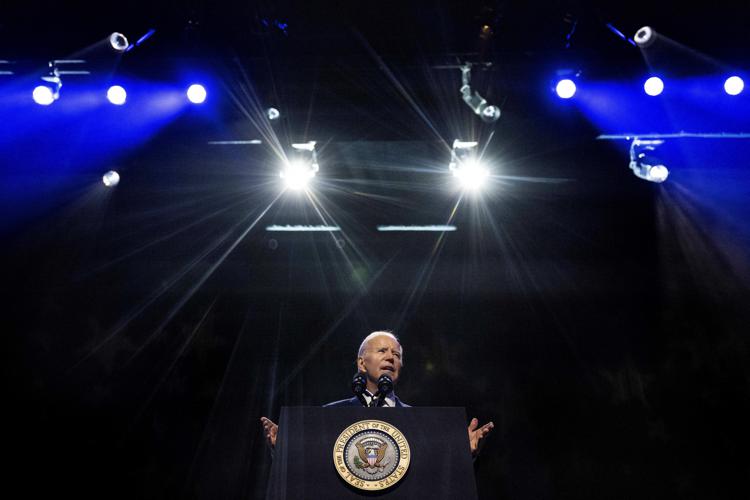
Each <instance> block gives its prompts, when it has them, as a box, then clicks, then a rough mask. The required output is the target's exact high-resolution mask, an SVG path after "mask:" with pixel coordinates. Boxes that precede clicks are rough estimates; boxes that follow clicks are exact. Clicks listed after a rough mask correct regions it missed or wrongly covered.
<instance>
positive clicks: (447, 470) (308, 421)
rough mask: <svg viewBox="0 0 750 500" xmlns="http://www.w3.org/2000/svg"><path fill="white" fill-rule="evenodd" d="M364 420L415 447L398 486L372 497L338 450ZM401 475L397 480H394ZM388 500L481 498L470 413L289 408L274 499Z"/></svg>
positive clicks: (271, 491)
mask: <svg viewBox="0 0 750 500" xmlns="http://www.w3.org/2000/svg"><path fill="white" fill-rule="evenodd" d="M362 421H380V422H384V423H386V424H388V425H389V426H392V427H394V428H397V429H398V431H400V433H401V434H403V438H405V439H406V441H407V442H408V447H409V452H408V455H409V457H408V458H409V464H408V469H407V470H406V472H405V473H404V474H403V475H402V476H401V477H400V478H399V479H398V481H397V482H395V484H393V485H392V486H390V487H387V488H385V489H382V490H376V491H365V490H362V489H359V488H357V487H355V486H353V485H352V484H350V483H351V481H347V480H346V479H344V477H342V475H341V474H339V472H338V471H337V466H336V465H335V463H334V460H335V457H334V455H335V454H334V451H335V450H334V448H335V446H336V445H337V441H338V442H342V441H340V440H339V438H340V436H341V434H342V432H344V431H346V430H347V429H348V428H351V427H352V425H353V424H355V423H357V422H362ZM394 477H395V476H394ZM372 497H382V498H384V499H386V498H387V499H397V498H408V499H414V498H425V499H427V498H429V499H430V500H436V499H450V500H455V499H462V500H471V499H476V498H477V490H476V483H475V481H474V469H473V467H472V460H471V452H470V451H469V441H468V435H467V431H466V412H465V411H464V409H463V408H426V407H421V408H364V407H336V408H321V407H283V408H282V409H281V416H280V418H279V434H278V436H277V440H276V450H275V454H274V459H273V465H272V467H271V475H270V480H269V485H268V491H267V496H266V498H267V499H268V500H281V499H285V500H287V499H288V500H301V499H305V498H310V499H315V500H318V499H326V500H327V499H331V500H335V499H353V498H372Z"/></svg>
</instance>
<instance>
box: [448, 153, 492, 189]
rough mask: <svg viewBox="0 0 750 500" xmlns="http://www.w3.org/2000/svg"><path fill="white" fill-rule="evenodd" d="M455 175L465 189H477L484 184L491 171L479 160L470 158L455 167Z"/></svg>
mask: <svg viewBox="0 0 750 500" xmlns="http://www.w3.org/2000/svg"><path fill="white" fill-rule="evenodd" d="M453 175H454V176H455V177H456V178H457V179H458V182H459V183H460V184H461V186H462V187H463V188H464V189H467V190H470V191H476V190H478V189H480V188H481V187H482V186H483V185H484V182H485V181H486V180H487V178H488V177H489V176H490V172H489V170H487V168H486V167H485V166H484V165H482V163H480V162H479V161H477V160H468V161H466V162H464V163H462V164H461V166H459V168H457V169H455V170H454V171H453Z"/></svg>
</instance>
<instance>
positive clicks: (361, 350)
mask: <svg viewBox="0 0 750 500" xmlns="http://www.w3.org/2000/svg"><path fill="white" fill-rule="evenodd" d="M381 335H382V336H385V337H390V338H392V339H393V340H395V341H396V342H398V345H399V347H401V366H404V346H402V345H401V341H399V340H398V337H396V336H395V335H394V334H392V333H391V332H389V331H388V330H378V331H377V332H372V333H371V334H370V335H368V336H367V337H365V339H364V340H363V341H362V343H361V344H360V345H359V351H357V357H358V358H361V357H362V355H363V354H364V353H365V350H366V349H367V343H368V342H369V341H371V340H372V339H374V338H375V337H380V336H381Z"/></svg>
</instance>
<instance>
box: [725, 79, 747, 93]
mask: <svg viewBox="0 0 750 500" xmlns="http://www.w3.org/2000/svg"><path fill="white" fill-rule="evenodd" d="M744 89H745V82H744V81H743V80H742V78H740V77H739V76H730V77H729V78H727V80H726V81H725V82H724V91H725V92H726V93H727V94H729V95H739V94H740V93H741V92H742V91H743V90H744Z"/></svg>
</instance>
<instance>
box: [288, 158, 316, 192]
mask: <svg viewBox="0 0 750 500" xmlns="http://www.w3.org/2000/svg"><path fill="white" fill-rule="evenodd" d="M280 175H281V178H282V179H284V184H285V185H286V187H287V188H288V189H291V190H293V191H299V190H301V189H305V188H306V187H307V186H308V185H309V184H310V179H312V178H313V177H315V171H313V170H312V169H311V168H310V167H309V166H308V165H306V164H305V163H304V162H301V161H294V162H291V163H288V164H287V166H286V168H284V170H282V171H281V174H280Z"/></svg>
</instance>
